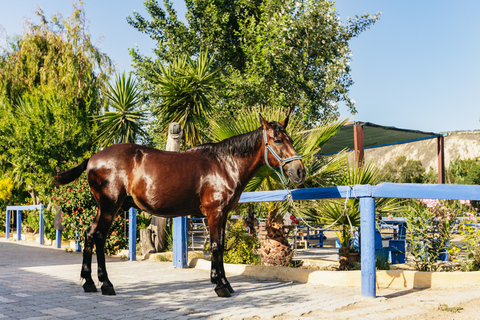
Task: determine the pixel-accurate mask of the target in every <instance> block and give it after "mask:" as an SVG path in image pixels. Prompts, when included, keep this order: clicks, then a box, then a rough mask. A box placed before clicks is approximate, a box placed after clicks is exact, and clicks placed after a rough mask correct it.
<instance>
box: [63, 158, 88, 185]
mask: <svg viewBox="0 0 480 320" xmlns="http://www.w3.org/2000/svg"><path fill="white" fill-rule="evenodd" d="M88 160H90V159H87V160H84V161H83V162H82V163H81V164H79V165H78V166H76V167H75V168H72V169H70V170H67V171H65V172H62V173H60V174H59V175H57V177H56V178H55V186H56V187H58V186H61V185H64V184H67V183H70V182H72V181H73V180H75V179H77V178H78V177H80V175H81V174H82V172H83V171H85V170H86V169H87V164H88Z"/></svg>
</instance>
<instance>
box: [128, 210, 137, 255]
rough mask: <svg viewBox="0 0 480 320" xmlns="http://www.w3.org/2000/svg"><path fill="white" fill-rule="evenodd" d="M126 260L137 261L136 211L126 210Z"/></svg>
mask: <svg viewBox="0 0 480 320" xmlns="http://www.w3.org/2000/svg"><path fill="white" fill-rule="evenodd" d="M128 260H130V261H135V260H137V210H135V209H134V208H130V210H128Z"/></svg>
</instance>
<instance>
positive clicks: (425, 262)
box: [405, 199, 473, 271]
mask: <svg viewBox="0 0 480 320" xmlns="http://www.w3.org/2000/svg"><path fill="white" fill-rule="evenodd" d="M469 210H470V202H469V201H453V200H432V199H423V200H418V201H417V207H410V208H409V210H407V211H406V212H405V217H406V218H407V228H408V230H409V232H410V238H409V240H408V242H409V244H410V248H411V249H410V250H411V251H410V252H411V254H412V255H413V257H414V258H413V259H414V262H415V269H416V270H418V271H437V270H438V268H439V265H438V264H437V259H438V258H439V256H440V254H442V253H445V252H452V249H451V248H450V246H451V245H450V240H451V239H452V238H453V233H454V232H456V231H457V230H458V224H456V219H457V218H458V217H460V216H462V215H464V214H467V215H468V216H473V214H472V213H468V211H469Z"/></svg>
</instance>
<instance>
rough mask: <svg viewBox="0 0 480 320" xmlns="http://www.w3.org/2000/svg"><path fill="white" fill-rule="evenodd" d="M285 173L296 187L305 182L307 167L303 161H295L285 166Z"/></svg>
mask: <svg viewBox="0 0 480 320" xmlns="http://www.w3.org/2000/svg"><path fill="white" fill-rule="evenodd" d="M285 173H286V174H287V175H288V177H289V178H290V181H292V182H293V184H294V185H296V186H298V185H300V184H302V183H304V182H305V167H304V166H303V163H302V161H301V160H295V161H292V162H290V163H288V164H287V165H285Z"/></svg>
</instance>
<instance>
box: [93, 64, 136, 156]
mask: <svg viewBox="0 0 480 320" xmlns="http://www.w3.org/2000/svg"><path fill="white" fill-rule="evenodd" d="M104 93H105V95H106V97H107V99H108V106H109V108H111V109H113V110H115V111H106V112H105V113H104V114H102V115H99V116H96V117H94V118H93V119H94V120H95V121H98V122H99V128H98V135H97V139H96V143H97V145H98V147H99V148H105V147H108V146H109V145H112V144H114V143H120V142H136V141H137V139H138V138H140V137H145V136H146V133H145V131H144V130H143V129H142V125H143V123H144V121H145V119H146V114H145V111H143V110H141V109H140V108H139V106H140V104H141V102H142V97H141V93H140V91H139V89H138V88H137V84H136V81H135V80H134V79H132V77H131V74H129V75H128V78H127V79H126V77H125V72H123V73H122V74H117V75H116V78H115V83H114V84H110V83H109V84H108V91H106V92H104Z"/></svg>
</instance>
